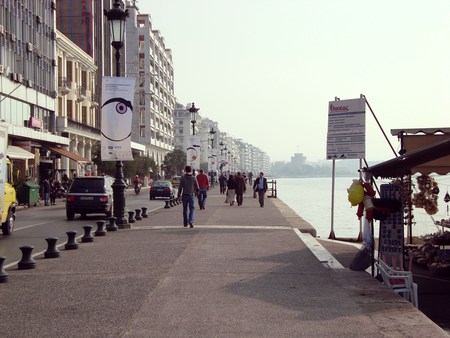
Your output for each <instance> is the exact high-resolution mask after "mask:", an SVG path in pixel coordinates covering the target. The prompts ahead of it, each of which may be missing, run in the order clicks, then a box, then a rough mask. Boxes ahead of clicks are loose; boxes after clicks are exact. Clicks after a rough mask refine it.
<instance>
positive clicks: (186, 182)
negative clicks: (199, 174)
mask: <svg viewBox="0 0 450 338" xmlns="http://www.w3.org/2000/svg"><path fill="white" fill-rule="evenodd" d="M184 172H185V175H184V176H182V177H181V179H180V186H179V187H178V200H181V202H182V203H183V225H184V227H187V226H188V224H189V226H190V227H191V228H193V227H194V210H195V205H194V194H196V193H197V192H198V183H197V180H196V179H195V177H194V176H192V167H191V166H189V165H188V166H186V168H184ZM188 208H189V215H188Z"/></svg>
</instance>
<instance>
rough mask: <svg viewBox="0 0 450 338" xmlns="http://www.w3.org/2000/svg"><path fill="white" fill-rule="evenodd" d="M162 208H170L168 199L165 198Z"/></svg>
mask: <svg viewBox="0 0 450 338" xmlns="http://www.w3.org/2000/svg"><path fill="white" fill-rule="evenodd" d="M164 209H170V205H169V200H166V205H165V206H164Z"/></svg>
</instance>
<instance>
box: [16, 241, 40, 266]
mask: <svg viewBox="0 0 450 338" xmlns="http://www.w3.org/2000/svg"><path fill="white" fill-rule="evenodd" d="M19 249H20V251H22V258H21V260H20V261H19V263H18V265H17V266H18V268H19V270H27V269H34V268H36V261H35V260H34V259H33V257H31V252H32V251H33V249H34V246H30V245H25V246H21V247H20V248H19Z"/></svg>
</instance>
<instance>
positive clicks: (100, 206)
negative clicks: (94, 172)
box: [66, 176, 113, 220]
mask: <svg viewBox="0 0 450 338" xmlns="http://www.w3.org/2000/svg"><path fill="white" fill-rule="evenodd" d="M112 183H113V178H112V177H110V176H84V177H76V178H75V179H74V180H73V182H72V184H71V186H70V188H69V191H68V192H67V196H66V216H67V219H68V220H72V219H74V217H75V214H81V216H82V217H85V216H86V215H87V214H105V215H106V217H111V215H112V208H113V190H112V187H111V185H112Z"/></svg>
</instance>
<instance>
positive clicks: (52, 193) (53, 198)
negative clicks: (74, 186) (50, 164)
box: [48, 179, 58, 205]
mask: <svg viewBox="0 0 450 338" xmlns="http://www.w3.org/2000/svg"><path fill="white" fill-rule="evenodd" d="M48 183H49V184H50V205H56V191H57V189H58V185H57V184H56V182H55V181H54V180H53V179H50V181H49V182H48Z"/></svg>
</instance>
